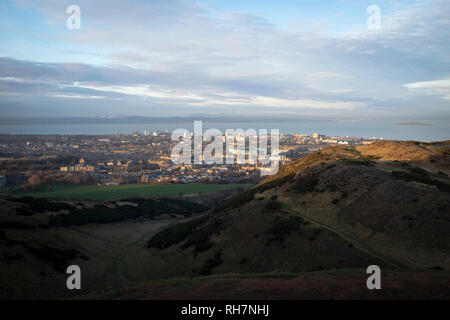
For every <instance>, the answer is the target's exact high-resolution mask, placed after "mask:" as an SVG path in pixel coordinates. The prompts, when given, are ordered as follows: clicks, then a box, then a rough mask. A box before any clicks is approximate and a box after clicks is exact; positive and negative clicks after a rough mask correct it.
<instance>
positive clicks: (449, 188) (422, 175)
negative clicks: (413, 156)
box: [392, 168, 450, 192]
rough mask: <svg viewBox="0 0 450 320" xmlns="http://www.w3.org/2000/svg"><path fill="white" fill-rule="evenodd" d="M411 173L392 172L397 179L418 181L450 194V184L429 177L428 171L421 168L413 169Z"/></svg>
mask: <svg viewBox="0 0 450 320" xmlns="http://www.w3.org/2000/svg"><path fill="white" fill-rule="evenodd" d="M410 171H411V172H405V171H392V176H393V177H394V178H396V179H401V180H405V181H416V182H421V183H424V184H429V185H432V186H436V187H438V188H439V189H440V190H442V191H446V192H450V184H449V183H447V182H444V181H441V180H438V179H433V178H430V177H429V174H428V172H427V171H425V170H423V169H421V168H412V169H410Z"/></svg>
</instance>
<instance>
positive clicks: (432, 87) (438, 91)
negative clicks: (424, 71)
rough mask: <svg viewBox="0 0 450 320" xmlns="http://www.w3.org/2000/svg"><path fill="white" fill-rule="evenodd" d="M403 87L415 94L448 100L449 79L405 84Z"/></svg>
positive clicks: (449, 95)
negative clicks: (437, 96)
mask: <svg viewBox="0 0 450 320" xmlns="http://www.w3.org/2000/svg"><path fill="white" fill-rule="evenodd" d="M404 87H406V88H408V89H409V90H410V91H412V92H415V93H425V94H431V95H439V96H442V97H443V98H444V99H447V100H450V79H443V80H433V81H421V82H413V83H407V84H405V85H404Z"/></svg>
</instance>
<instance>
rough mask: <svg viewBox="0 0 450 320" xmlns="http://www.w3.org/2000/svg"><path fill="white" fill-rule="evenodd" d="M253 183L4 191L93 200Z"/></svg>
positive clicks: (25, 194)
mask: <svg viewBox="0 0 450 320" xmlns="http://www.w3.org/2000/svg"><path fill="white" fill-rule="evenodd" d="M251 186H253V185H251V184H239V183H233V184H197V183H190V184H158V185H148V184H126V185H120V186H97V185H69V184H63V185H53V186H52V190H51V191H49V190H48V186H43V187H41V188H39V189H37V190H35V191H27V192H20V193H17V192H13V191H14V190H13V189H11V188H5V189H4V190H3V193H14V194H17V195H21V196H31V197H36V198H66V199H91V200H118V199H126V198H132V197H134V198H135V197H145V196H167V195H178V194H180V193H181V194H197V193H200V192H214V191H221V190H230V189H237V188H249V187H251Z"/></svg>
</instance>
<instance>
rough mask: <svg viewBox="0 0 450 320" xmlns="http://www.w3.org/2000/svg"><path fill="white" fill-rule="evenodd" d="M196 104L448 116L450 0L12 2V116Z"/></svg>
mask: <svg viewBox="0 0 450 320" xmlns="http://www.w3.org/2000/svg"><path fill="white" fill-rule="evenodd" d="M70 5H76V6H78V7H79V8H80V12H81V16H80V22H81V24H80V29H69V28H68V27H67V20H68V19H70V17H71V13H67V8H68V7H69V6H70ZM370 6H377V8H379V10H380V11H379V12H380V20H379V22H380V23H379V28H372V26H373V25H370V24H369V25H368V24H367V21H368V19H369V20H370V17H371V16H372V14H373V13H374V11H370V10H369V12H368V8H369V7H370ZM370 21H373V19H372V20H370ZM195 114H206V115H207V114H210V115H222V114H224V115H234V116H241V115H242V116H247V117H251V116H254V115H268V116H274V117H275V116H277V115H281V114H282V115H293V116H294V115H295V116H314V117H321V118H327V119H331V118H339V119H340V118H361V119H363V118H367V119H404V120H408V119H411V120H427V119H431V120H432V119H449V120H450V0H423V1H390V0H370V1H361V0H335V1H320V0H319V1H318V0H316V1H309V0H306V1H299V0H297V1H288V0H278V1H269V0H240V1H237V0H197V1H193V0H120V1H119V0H96V1H92V0H69V1H66V0H2V1H1V2H0V116H1V117H71V116H77V117H78V116H83V117H93V116H123V115H141V116H188V115H195Z"/></svg>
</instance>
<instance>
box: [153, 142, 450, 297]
mask: <svg viewBox="0 0 450 320" xmlns="http://www.w3.org/2000/svg"><path fill="white" fill-rule="evenodd" d="M446 150H448V144H447V143H446V142H443V143H434V144H427V143H415V142H394V141H385V142H379V143H374V144H372V145H369V146H359V147H348V146H338V147H328V148H325V149H323V150H321V151H319V152H317V153H314V154H311V155H308V156H306V157H304V158H302V159H300V160H298V161H296V162H294V163H292V164H290V165H288V166H285V167H282V168H281V169H280V171H279V173H278V174H277V175H275V176H272V177H269V178H268V179H266V180H265V181H263V182H262V183H261V184H260V185H258V186H256V187H255V188H253V189H251V190H248V191H246V192H244V193H241V194H239V195H238V196H235V197H233V198H232V199H230V200H228V201H226V202H224V203H222V204H221V206H220V207H219V208H218V209H216V211H215V212H214V213H211V214H210V215H208V216H205V217H203V218H202V219H198V220H194V221H192V222H190V223H189V224H182V225H178V226H177V227H175V228H171V229H167V230H165V231H163V232H161V233H159V234H157V235H156V236H155V237H153V238H152V239H151V240H150V241H149V243H148V246H149V250H150V253H151V256H152V257H154V258H153V261H155V264H154V265H155V266H157V267H156V268H155V269H154V274H155V277H157V278H167V277H170V276H173V275H175V274H176V275H178V276H198V275H209V274H213V275H219V274H228V273H233V274H248V273H264V272H287V273H302V272H317V271H321V270H322V271H323V270H330V269H348V268H351V269H365V268H366V267H367V266H369V265H371V264H376V265H379V266H380V267H381V268H382V269H383V270H404V271H408V272H416V271H422V272H423V271H425V272H426V271H430V272H432V270H436V271H438V270H439V271H440V272H442V275H443V277H444V278H445V279H448V270H450V246H449V243H450V233H449V230H450V212H449V208H450V194H449V192H450V188H449V186H450V180H449V178H448V173H449V172H448V165H449V163H450V159H449V155H448V153H447V152H446ZM181 257H182V258H181ZM447 283H448V282H447ZM447 289H448V288H447ZM447 293H448V292H447Z"/></svg>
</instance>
